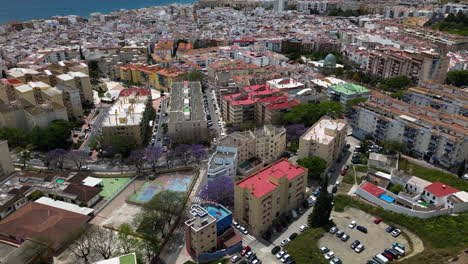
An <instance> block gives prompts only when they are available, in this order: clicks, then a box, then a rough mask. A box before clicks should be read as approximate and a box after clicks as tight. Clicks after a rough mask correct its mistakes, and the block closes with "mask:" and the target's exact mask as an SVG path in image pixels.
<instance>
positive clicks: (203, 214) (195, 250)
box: [185, 204, 217, 256]
mask: <svg viewBox="0 0 468 264" xmlns="http://www.w3.org/2000/svg"><path fill="white" fill-rule="evenodd" d="M191 213H192V216H193V217H192V218H191V219H189V220H187V221H185V226H186V228H187V230H186V243H187V244H188V245H190V246H189V248H188V251H189V252H190V253H191V254H193V255H195V256H199V255H200V254H201V253H204V252H214V251H216V249H217V232H216V218H214V217H213V216H212V215H210V214H209V213H208V212H207V211H206V210H205V209H204V208H202V207H201V206H199V205H198V204H196V205H192V208H191Z"/></svg>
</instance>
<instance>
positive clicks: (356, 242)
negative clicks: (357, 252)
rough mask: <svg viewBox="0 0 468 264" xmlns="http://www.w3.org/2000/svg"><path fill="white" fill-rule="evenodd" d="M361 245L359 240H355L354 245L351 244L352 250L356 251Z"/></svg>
mask: <svg viewBox="0 0 468 264" xmlns="http://www.w3.org/2000/svg"><path fill="white" fill-rule="evenodd" d="M359 244H361V242H360V241H359V240H354V242H353V243H351V246H350V247H351V248H352V249H355V248H356V247H357V246H358V245H359Z"/></svg>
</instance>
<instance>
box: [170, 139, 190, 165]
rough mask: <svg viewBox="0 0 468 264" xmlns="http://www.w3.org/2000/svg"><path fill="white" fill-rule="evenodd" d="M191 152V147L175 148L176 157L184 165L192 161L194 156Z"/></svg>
mask: <svg viewBox="0 0 468 264" xmlns="http://www.w3.org/2000/svg"><path fill="white" fill-rule="evenodd" d="M190 150H191V146H190V145H187V144H180V145H178V146H177V147H176V148H175V150H174V155H175V156H176V157H178V158H180V159H181V160H182V161H183V162H184V164H185V165H187V163H188V162H189V160H190V155H191V154H192V152H191V151H190Z"/></svg>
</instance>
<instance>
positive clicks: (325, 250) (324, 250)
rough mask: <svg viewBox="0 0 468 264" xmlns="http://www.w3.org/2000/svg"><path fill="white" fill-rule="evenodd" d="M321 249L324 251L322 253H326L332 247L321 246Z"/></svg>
mask: <svg viewBox="0 0 468 264" xmlns="http://www.w3.org/2000/svg"><path fill="white" fill-rule="evenodd" d="M319 250H320V253H322V254H325V253H327V252H328V251H330V249H329V248H327V247H320V248H319Z"/></svg>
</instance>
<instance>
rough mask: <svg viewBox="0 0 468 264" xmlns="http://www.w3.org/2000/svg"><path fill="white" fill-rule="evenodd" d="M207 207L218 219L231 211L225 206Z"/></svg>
mask: <svg viewBox="0 0 468 264" xmlns="http://www.w3.org/2000/svg"><path fill="white" fill-rule="evenodd" d="M205 209H206V210H207V211H208V213H209V214H210V215H211V216H213V217H214V218H216V219H219V218H223V217H225V216H226V215H228V214H229V213H228V212H227V211H226V210H225V209H224V208H221V207H220V208H216V207H214V206H207V207H205Z"/></svg>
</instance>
